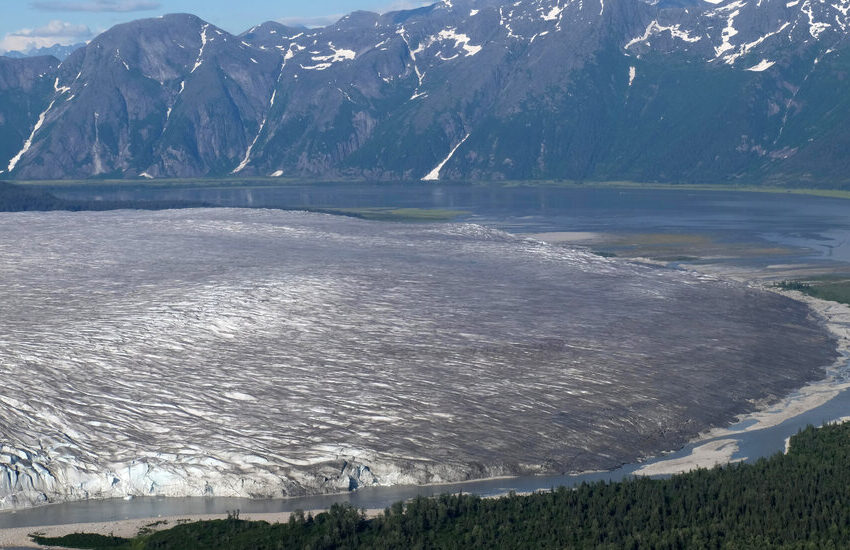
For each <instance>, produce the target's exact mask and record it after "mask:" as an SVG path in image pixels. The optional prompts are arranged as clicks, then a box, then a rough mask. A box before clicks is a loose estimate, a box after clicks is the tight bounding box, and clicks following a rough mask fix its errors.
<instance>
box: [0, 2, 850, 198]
mask: <svg viewBox="0 0 850 550" xmlns="http://www.w3.org/2000/svg"><path fill="white" fill-rule="evenodd" d="M848 12H850V0H835V1H834V2H821V1H818V0H798V1H793V0H792V1H787V0H783V1H778V0H732V1H729V0H711V1H710V2H707V1H697V0H660V1H658V2H655V3H654V4H653V3H647V2H644V1H642V0H571V1H566V2H565V1H562V0H529V1H524V2H516V3H504V2H500V1H498V0H480V1H471V0H444V1H443V2H439V3H436V4H433V5H431V6H427V7H424V8H420V9H415V10H406V11H396V12H391V13H386V14H383V15H378V14H375V13H369V12H354V13H352V14H350V15H348V16H346V17H344V18H342V19H341V20H339V21H338V22H337V23H336V24H334V25H331V26H328V27H325V28H320V29H312V30H305V29H303V28H292V27H286V26H284V25H280V24H277V23H272V22H269V23H264V24H262V25H259V26H257V27H254V28H252V29H250V30H249V31H248V32H246V33H243V34H242V35H240V36H234V35H231V34H229V33H227V32H225V31H223V30H222V29H218V28H216V27H215V26H213V25H210V24H208V23H206V22H204V21H202V20H200V19H198V18H196V17H194V16H191V15H169V16H165V17H163V18H159V19H148V20H140V21H136V22H133V23H129V24H125V25H119V26H116V27H114V28H112V29H110V30H109V31H106V32H105V33H103V34H101V35H100V36H98V37H97V38H95V39H94V40H92V41H91V42H90V43H89V44H88V45H87V46H86V47H85V48H82V49H79V50H77V51H76V52H74V53H73V54H72V55H70V56H69V57H68V58H67V59H66V60H65V61H64V62H62V63H61V65H59V64H52V65H50V64H49V63H48V62H47V61H44V58H33V59H22V60H14V62H15V63H19V65H15V66H12V65H11V64H12V63H13V60H6V59H2V58H0V98H1V99H2V101H0V112H2V113H4V115H3V116H6V117H8V118H4V120H3V121H2V122H0V126H2V127H3V128H4V132H2V135H3V138H2V140H0V158H5V159H9V162H8V163H5V162H4V163H2V165H1V166H0V168H5V172H6V173H7V175H10V176H11V177H12V178H22V179H39V178H49V179H52V178H89V177H98V176H100V177H106V176H109V177H152V178H156V177H196V176H226V175H230V174H238V175H244V176H257V175H261V176H267V175H287V176H306V177H321V178H328V177H334V178H336V177H356V178H363V177H366V178H376V179H426V180H430V179H437V178H439V179H441V180H478V179H577V180H614V179H629V180H635V181H673V182H677V181H694V182H724V181H741V180H743V181H746V182H748V183H750V182H768V183H775V184H806V185H830V186H835V185H850V170H848V168H850V166H848V164H850V157H848V156H847V155H846V153H845V152H846V150H847V146H848V145H850V109H848V106H849V105H848V102H850V94H848V93H847V91H848V86H850V82H848V75H850V48H848V25H850V13H848ZM45 63H47V64H48V65H45V66H44V67H43V68H42V65H44V64H45ZM39 64H40V65H39ZM7 65H8V67H7ZM36 67H38V68H36ZM16 71H17V72H16ZM7 72H9V73H15V74H19V75H20V76H18V77H17V78H12V77H10V78H5V75H6V73H7ZM24 74H26V75H29V76H28V77H27V78H25V77H24V76H23V75H24ZM7 97H9V98H10V99H9V100H8V103H7V100H6V98H7ZM25 98H26V99H25ZM24 103H25V104H24ZM7 113H8V114H7ZM13 114H14V115H15V116H12V115H13Z"/></svg>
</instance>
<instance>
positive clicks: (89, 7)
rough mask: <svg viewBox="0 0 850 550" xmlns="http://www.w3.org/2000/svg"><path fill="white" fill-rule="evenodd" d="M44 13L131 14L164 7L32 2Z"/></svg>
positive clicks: (136, 2)
mask: <svg viewBox="0 0 850 550" xmlns="http://www.w3.org/2000/svg"><path fill="white" fill-rule="evenodd" d="M30 6H31V7H33V8H35V9H37V10H42V11H92V12H107V11H109V12H130V11H146V10H155V9H157V8H159V7H161V6H162V3H161V2H156V1H154V0H70V1H69V0H43V1H35V2H30Z"/></svg>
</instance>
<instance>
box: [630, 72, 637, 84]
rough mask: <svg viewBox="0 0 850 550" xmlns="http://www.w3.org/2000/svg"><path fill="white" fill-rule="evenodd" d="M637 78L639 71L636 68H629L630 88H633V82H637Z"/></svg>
mask: <svg viewBox="0 0 850 550" xmlns="http://www.w3.org/2000/svg"><path fill="white" fill-rule="evenodd" d="M635 76H637V70H636V69H635V68H634V67H629V88H631V87H632V82H634V81H635Z"/></svg>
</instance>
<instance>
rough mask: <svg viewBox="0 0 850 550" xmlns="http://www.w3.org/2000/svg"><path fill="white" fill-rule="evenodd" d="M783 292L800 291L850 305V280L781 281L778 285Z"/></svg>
mask: <svg viewBox="0 0 850 550" xmlns="http://www.w3.org/2000/svg"><path fill="white" fill-rule="evenodd" d="M776 287H777V288H781V289H782V290H799V291H800V292H802V293H803V294H808V295H809V296H812V297H814V298H820V299H821V300H831V301H833V302H840V303H842V304H848V305H850V279H845V278H837V277H822V278H818V279H812V280H810V281H781V282H779V283H776Z"/></svg>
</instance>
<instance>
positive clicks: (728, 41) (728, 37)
mask: <svg viewBox="0 0 850 550" xmlns="http://www.w3.org/2000/svg"><path fill="white" fill-rule="evenodd" d="M727 7H728V6H724V7H723V8H720V9H725V8H727ZM740 13H741V10H735V11H733V12H732V13H730V14H729V17H727V18H726V26H725V27H724V28H723V31H722V32H721V33H720V38H721V40H722V42H721V43H720V45H719V46H717V47H715V48H714V55H715V56H716V57H720V56H721V55H723V53H725V52H728V51H729V50H732V49H735V46H733V45H732V37H733V36H735V35H736V34H738V29H736V28H735V18H736V17H738V15H739V14H740Z"/></svg>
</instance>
